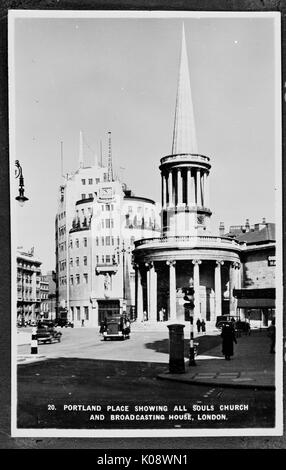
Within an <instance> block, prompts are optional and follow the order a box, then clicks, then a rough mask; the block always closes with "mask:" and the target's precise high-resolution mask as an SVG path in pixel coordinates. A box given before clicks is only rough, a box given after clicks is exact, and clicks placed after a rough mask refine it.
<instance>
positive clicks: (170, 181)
mask: <svg viewBox="0 0 286 470" xmlns="http://www.w3.org/2000/svg"><path fill="white" fill-rule="evenodd" d="M168 198H169V199H168V206H173V205H174V202H173V201H174V195H173V173H172V170H170V171H169V176H168Z"/></svg>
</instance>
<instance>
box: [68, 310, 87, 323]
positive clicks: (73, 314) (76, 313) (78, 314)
mask: <svg viewBox="0 0 286 470" xmlns="http://www.w3.org/2000/svg"><path fill="white" fill-rule="evenodd" d="M80 310H81V309H80V307H71V319H72V321H75V317H76V320H77V321H80V320H87V321H88V320H89V309H88V307H83V317H82V318H81V312H80Z"/></svg>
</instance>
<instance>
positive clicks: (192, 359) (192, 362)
mask: <svg viewBox="0 0 286 470" xmlns="http://www.w3.org/2000/svg"><path fill="white" fill-rule="evenodd" d="M189 360H190V361H189V366H196V365H197V364H196V361H195V347H194V317H193V315H190V355H189Z"/></svg>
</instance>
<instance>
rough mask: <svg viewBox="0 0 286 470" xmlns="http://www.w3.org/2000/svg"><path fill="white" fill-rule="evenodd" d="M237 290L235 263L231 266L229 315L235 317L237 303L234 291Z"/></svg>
mask: <svg viewBox="0 0 286 470" xmlns="http://www.w3.org/2000/svg"><path fill="white" fill-rule="evenodd" d="M234 288H235V263H230V265H229V314H230V315H235V314H236V309H235V302H234V300H235V299H234V297H233V292H232V291H233V289H234Z"/></svg>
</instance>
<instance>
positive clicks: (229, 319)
mask: <svg viewBox="0 0 286 470" xmlns="http://www.w3.org/2000/svg"><path fill="white" fill-rule="evenodd" d="M237 321H239V317H235V316H233V315H219V316H218V317H217V319H216V325H215V326H216V327H217V328H219V329H221V328H222V327H223V326H224V325H225V324H226V323H231V324H233V325H235V323H236V322H237ZM234 327H235V326H234Z"/></svg>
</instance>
